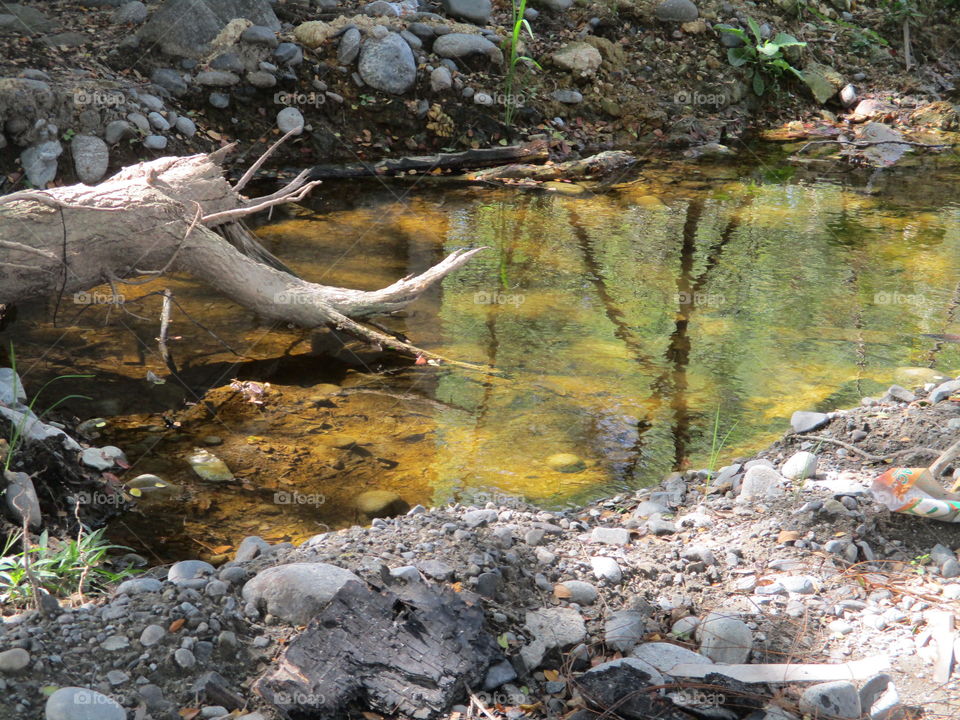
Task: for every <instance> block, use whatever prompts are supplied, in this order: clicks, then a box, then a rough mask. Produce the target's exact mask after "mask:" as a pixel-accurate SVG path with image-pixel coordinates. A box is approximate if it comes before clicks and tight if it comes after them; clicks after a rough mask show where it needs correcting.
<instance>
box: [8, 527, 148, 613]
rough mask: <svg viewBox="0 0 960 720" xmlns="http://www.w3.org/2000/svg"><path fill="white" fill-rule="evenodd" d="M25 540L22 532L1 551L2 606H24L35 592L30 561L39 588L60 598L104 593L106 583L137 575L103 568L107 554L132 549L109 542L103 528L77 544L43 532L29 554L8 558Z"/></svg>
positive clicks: (82, 534) (89, 534)
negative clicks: (6, 604) (112, 551)
mask: <svg viewBox="0 0 960 720" xmlns="http://www.w3.org/2000/svg"><path fill="white" fill-rule="evenodd" d="M22 537H23V533H22V532H16V533H14V534H12V535H10V536H8V537H7V541H6V544H5V545H4V547H3V550H2V551H0V602H2V603H10V604H11V605H23V604H25V603H26V601H27V600H29V599H30V598H31V596H32V594H33V589H32V587H31V584H30V578H29V575H28V573H27V560H29V566H30V573H32V574H33V577H34V578H35V579H36V581H37V584H38V586H39V587H41V588H43V589H45V590H47V591H48V592H49V593H51V594H53V595H57V596H61V597H65V596H69V595H72V594H74V593H77V592H80V593H83V592H91V591H92V592H98V591H101V590H103V589H105V587H106V585H107V583H113V582H117V581H119V580H123V579H125V578H128V577H130V576H132V575H135V574H136V573H137V572H138V571H137V570H132V569H125V570H120V571H118V572H112V571H110V570H108V569H107V568H105V567H103V566H102V563H103V562H104V561H105V560H106V557H107V552H108V551H110V550H129V549H130V548H126V547H123V546H122V545H112V544H110V543H109V542H107V541H106V539H105V538H104V537H103V529H102V528H101V529H100V530H94V531H93V532H89V533H83V532H81V534H80V535H79V536H78V537H77V539H76V540H73V539H71V540H68V541H66V542H61V541H58V540H57V539H56V538H51V537H50V536H49V535H48V534H47V532H46V531H44V532H43V533H42V534H41V535H40V539H39V541H38V543H37V544H36V545H29V544H28V549H27V550H26V551H24V552H19V553H14V554H9V553H10V550H11V549H12V548H13V547H14V545H16V544H17V542H18V541H19V540H20V539H21V538H22ZM27 553H29V557H28V556H27Z"/></svg>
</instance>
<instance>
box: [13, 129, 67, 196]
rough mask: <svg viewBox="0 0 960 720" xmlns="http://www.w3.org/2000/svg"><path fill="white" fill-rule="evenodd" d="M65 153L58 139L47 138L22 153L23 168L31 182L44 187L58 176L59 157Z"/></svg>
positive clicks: (35, 185) (38, 186)
mask: <svg viewBox="0 0 960 720" xmlns="http://www.w3.org/2000/svg"><path fill="white" fill-rule="evenodd" d="M61 153H63V146H62V145H61V144H60V142H59V141H58V140H47V141H46V142H42V143H39V144H38V145H34V146H32V147H29V148H27V149H26V150H24V151H23V153H22V154H21V155H20V161H21V162H22V163H23V169H24V170H26V172H27V179H28V180H29V181H30V184H31V185H33V186H34V187H37V188H44V187H46V186H47V183H50V182H53V179H54V178H55V177H56V176H57V158H59V157H60V155H61Z"/></svg>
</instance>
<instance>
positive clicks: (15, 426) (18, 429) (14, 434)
mask: <svg viewBox="0 0 960 720" xmlns="http://www.w3.org/2000/svg"><path fill="white" fill-rule="evenodd" d="M10 369H11V370H13V381H12V382H13V387H12V391H13V392H12V396H13V397H14V398H16V397H17V394H18V392H19V391H20V390H22V389H23V387H22V386H21V385H20V384H19V382H18V380H17V378H18V375H17V356H16V353H14V351H13V343H10ZM91 377H93V375H74V374H70V375H58V376H57V377H55V378H53V379H52V380H48V381H47V382H45V383H44V384H43V386H42V387H41V388H40V389H39V390H38V391H37V393H36V394H35V395H34V396H33V399H32V400H31V401H30V404H29V405H28V406H27V407H28V408H29V409H30V411H31V412H33V408H34V406H35V405H36V404H37V400H38V399H39V397H40V394H41V393H42V392H43V391H44V390H46V389H47V387H48V386H50V385H52V384H53V383H55V382H57V381H58V380H70V379H77V378H91ZM89 399H90V398H89V397H87V396H86V395H65V396H64V397H62V398H60V399H59V400H57V401H56V402H55V403H54V404H53V405H51V406H50V407H48V408H47V409H46V410H44V411H43V412H42V413H41V414H40V416H39V417H43V415H46V414H47V413H49V412H50V411H52V410H54V409H55V408H56V407H57V406H58V405H60V404H62V403H65V402H67V401H68V400H89ZM29 421H30V414H29V413H23V414H22V417H21V418H20V422H18V423H11V425H12V429H11V431H10V438H9V440H8V443H9V444H8V448H7V457H6V458H5V459H4V461H3V469H4V471H5V472H6V471H8V470H10V463H11V462H13V456H14V454H15V452H16V450H17V448H18V447H19V446H20V443H21V442H22V441H23V431H24V428H25V427H26V425H27V422H29Z"/></svg>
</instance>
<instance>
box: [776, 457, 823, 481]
mask: <svg viewBox="0 0 960 720" xmlns="http://www.w3.org/2000/svg"><path fill="white" fill-rule="evenodd" d="M780 474H781V475H783V476H784V477H785V478H787V480H796V479H797V478H800V479H803V480H806V479H807V478H812V477H813V476H815V475H816V474H817V456H816V455H814V454H813V453H812V452H807V451H806V450H801V451H800V452H796V453H794V454H793V455H791V456H790V458H789V459H788V460H787V461H786V462H785V463H784V464H783V465H782V466H781V467H780Z"/></svg>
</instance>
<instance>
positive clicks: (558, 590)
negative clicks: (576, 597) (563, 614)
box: [553, 583, 573, 600]
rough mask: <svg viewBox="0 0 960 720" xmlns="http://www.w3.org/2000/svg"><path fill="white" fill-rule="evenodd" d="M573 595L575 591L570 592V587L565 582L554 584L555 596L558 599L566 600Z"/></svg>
mask: <svg viewBox="0 0 960 720" xmlns="http://www.w3.org/2000/svg"><path fill="white" fill-rule="evenodd" d="M572 595H573V593H572V592H570V588H568V587H567V586H566V585H564V584H563V583H557V584H556V585H554V586H553V596H554V597H555V598H557V600H566V599H567V598H569V597H570V596H572Z"/></svg>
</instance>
